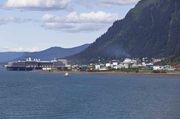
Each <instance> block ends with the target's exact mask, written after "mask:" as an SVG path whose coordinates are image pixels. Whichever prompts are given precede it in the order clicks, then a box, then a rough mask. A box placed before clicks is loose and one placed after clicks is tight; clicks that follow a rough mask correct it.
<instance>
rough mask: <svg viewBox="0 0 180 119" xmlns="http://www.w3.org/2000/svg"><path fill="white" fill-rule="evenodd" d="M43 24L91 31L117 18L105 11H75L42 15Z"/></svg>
mask: <svg viewBox="0 0 180 119" xmlns="http://www.w3.org/2000/svg"><path fill="white" fill-rule="evenodd" d="M42 19H43V26H44V27H45V28H48V29H54V30H61V31H69V32H77V31H93V30H100V29H103V28H106V27H109V26H110V25H111V24H112V23H113V22H114V21H115V20H117V19H119V16H118V15H117V14H112V13H106V12H102V11H99V12H89V13H80V14H78V13H76V12H72V13H70V14H68V15H67V16H53V15H50V14H46V15H44V16H43V18H42Z"/></svg>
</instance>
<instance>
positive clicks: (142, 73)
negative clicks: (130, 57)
mask: <svg viewBox="0 0 180 119" xmlns="http://www.w3.org/2000/svg"><path fill="white" fill-rule="evenodd" d="M34 72H45V73H61V74H64V73H66V72H68V73H70V74H90V75H91V74H92V75H94V74H105V75H156V76H158V75H161V76H162V75H164V76H166V75H167V76H170V75H172V76H180V72H178V71H176V72H168V73H153V72H138V73H136V72H116V71H107V72H82V71H51V72H48V71H34Z"/></svg>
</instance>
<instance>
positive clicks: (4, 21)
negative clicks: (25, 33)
mask: <svg viewBox="0 0 180 119" xmlns="http://www.w3.org/2000/svg"><path fill="white" fill-rule="evenodd" d="M30 21H35V20H32V19H29V18H17V17H12V16H0V25H4V24H8V23H24V22H30Z"/></svg>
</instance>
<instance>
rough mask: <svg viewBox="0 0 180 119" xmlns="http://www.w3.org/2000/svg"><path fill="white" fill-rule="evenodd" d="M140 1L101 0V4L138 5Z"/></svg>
mask: <svg viewBox="0 0 180 119" xmlns="http://www.w3.org/2000/svg"><path fill="white" fill-rule="evenodd" d="M138 1H140V0H100V2H101V3H103V4H106V5H127V4H136V3H137V2H138Z"/></svg>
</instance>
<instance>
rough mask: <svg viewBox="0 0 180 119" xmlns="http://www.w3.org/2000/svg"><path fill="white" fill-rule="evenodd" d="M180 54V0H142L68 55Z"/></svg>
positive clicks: (87, 58) (86, 58)
mask: <svg viewBox="0 0 180 119" xmlns="http://www.w3.org/2000/svg"><path fill="white" fill-rule="evenodd" d="M179 55H180V0H141V1H140V2H138V4H137V5H136V6H135V7H134V8H133V9H131V10H130V11H129V12H128V13H127V15H126V16H125V18H124V19H122V20H118V21H115V22H114V24H113V25H112V27H110V28H109V29H108V31H107V32H106V33H105V34H103V35H102V36H101V37H99V38H98V39H97V40H96V41H95V42H94V43H92V44H91V45H90V46H89V47H88V48H87V49H86V50H84V51H83V52H81V53H78V54H77V55H74V56H72V57H69V60H71V61H72V62H77V63H88V62H93V61H97V60H98V58H103V59H116V58H122V57H170V56H179Z"/></svg>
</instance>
